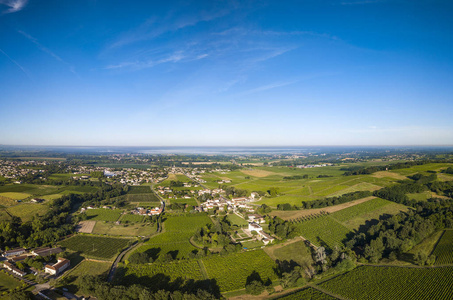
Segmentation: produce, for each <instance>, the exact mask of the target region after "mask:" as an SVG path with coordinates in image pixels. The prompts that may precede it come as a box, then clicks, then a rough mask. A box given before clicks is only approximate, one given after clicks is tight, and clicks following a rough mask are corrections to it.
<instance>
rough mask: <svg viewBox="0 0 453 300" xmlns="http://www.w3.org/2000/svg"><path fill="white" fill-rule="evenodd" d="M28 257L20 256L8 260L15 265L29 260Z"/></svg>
mask: <svg viewBox="0 0 453 300" xmlns="http://www.w3.org/2000/svg"><path fill="white" fill-rule="evenodd" d="M27 257H28V256H27V255H20V256H14V257H11V258H8V259H9V260H10V261H11V262H13V263H17V262H18V261H23V260H25V259H26V258H27Z"/></svg>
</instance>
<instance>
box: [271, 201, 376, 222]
mask: <svg viewBox="0 0 453 300" xmlns="http://www.w3.org/2000/svg"><path fill="white" fill-rule="evenodd" d="M374 198H376V197H374V196H370V197H366V198H362V199H358V200H353V201H350V202H346V203H342V204H338V205H333V206H327V207H323V208H314V209H303V210H289V211H278V210H277V211H273V212H271V213H270V215H271V216H277V217H279V218H282V219H283V220H290V219H297V218H300V217H306V216H309V215H312V214H319V213H321V211H325V212H328V213H334V212H336V211H340V210H342V209H345V208H348V207H351V206H354V205H357V204H360V203H363V202H366V201H369V200H371V199H374Z"/></svg>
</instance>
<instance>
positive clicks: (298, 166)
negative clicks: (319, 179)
mask: <svg viewBox="0 0 453 300" xmlns="http://www.w3.org/2000/svg"><path fill="white" fill-rule="evenodd" d="M331 165H332V164H328V163H326V164H319V165H297V166H296V168H300V169H309V168H321V167H327V166H331Z"/></svg>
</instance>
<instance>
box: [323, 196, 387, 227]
mask: <svg viewBox="0 0 453 300" xmlns="http://www.w3.org/2000/svg"><path fill="white" fill-rule="evenodd" d="M388 204H390V202H389V201H387V200H383V199H380V198H374V199H371V200H368V201H366V202H363V203H360V204H357V205H354V206H351V207H348V208H345V209H342V210H340V211H337V212H334V213H332V215H331V216H332V217H333V218H334V219H336V220H338V221H340V222H346V221H348V220H351V219H353V218H357V217H359V216H361V215H363V214H366V213H369V212H372V211H374V210H376V209H378V208H379V207H382V206H385V205H388Z"/></svg>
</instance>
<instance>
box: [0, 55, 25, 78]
mask: <svg viewBox="0 0 453 300" xmlns="http://www.w3.org/2000/svg"><path fill="white" fill-rule="evenodd" d="M0 52H1V53H2V54H3V55H4V56H6V57H7V58H8V59H9V60H10V61H11V62H12V63H13V64H15V65H16V66H17V67H18V68H19V69H20V70H21V71H22V72H23V73H24V74H25V76H27V77H28V79H30V80H31V77H30V74H28V72H27V71H25V69H24V67H22V66H21V65H20V64H19V63H18V62H17V61H15V60H14V59H12V58H11V57H10V56H9V55H8V54H6V53H5V51H3V50H2V49H1V48H0Z"/></svg>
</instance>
